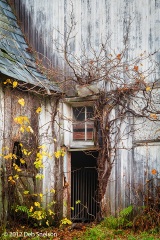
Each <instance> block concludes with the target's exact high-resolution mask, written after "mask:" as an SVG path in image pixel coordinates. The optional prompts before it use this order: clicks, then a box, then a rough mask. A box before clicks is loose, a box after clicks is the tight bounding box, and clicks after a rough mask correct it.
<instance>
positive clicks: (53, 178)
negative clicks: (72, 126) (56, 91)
mask: <svg viewBox="0 0 160 240" xmlns="http://www.w3.org/2000/svg"><path fill="white" fill-rule="evenodd" d="M22 98H23V99H24V101H25V105H24V106H21V105H20V104H19V103H18V100H19V99H22ZM55 106H56V103H55V99H54V98H50V97H42V96H38V95H36V94H33V93H30V92H25V91H19V90H17V89H12V88H10V87H8V86H5V85H4V84H3V83H0V112H1V114H0V171H1V177H0V219H3V220H4V219H5V217H6V216H7V210H8V206H9V210H10V209H11V207H12V206H13V205H14V204H15V205H17V204H18V205H24V204H26V205H28V204H30V202H31V201H34V200H35V199H33V197H31V199H29V198H28V197H27V196H26V197H25V196H24V194H23V192H24V191H26V190H27V191H29V192H30V193H31V194H32V193H44V198H43V203H44V206H46V204H47V203H48V202H50V201H51V200H53V194H51V193H50V190H51V189H55V185H58V184H59V185H61V184H62V181H59V176H60V174H61V172H62V170H61V168H60V167H59V166H60V164H58V166H57V165H56V164H55V161H54V150H55V146H54V140H53V139H55V138H56V139H57V135H56V134H58V127H57V126H58V119H56V122H57V125H56V126H55V124H54V120H53V116H55V109H56V108H55ZM38 107H41V109H42V111H41V113H39V114H38V113H37V112H36V109H37V108H38ZM18 116H27V117H28V119H29V121H30V126H31V127H32V129H33V133H27V132H26V131H25V132H24V133H22V132H21V131H20V125H19V124H17V123H15V121H14V118H15V117H18ZM14 142H20V143H22V144H23V147H22V148H25V149H27V150H28V151H31V152H32V153H31V155H29V156H25V155H24V154H23V157H24V159H25V160H26V164H27V169H26V168H22V169H21V170H22V171H21V172H19V173H18V174H19V178H18V179H17V180H16V184H15V185H14V184H11V183H10V182H9V181H8V177H9V176H11V175H15V174H16V172H15V171H14V170H13V167H12V159H10V158H9V159H4V158H3V156H2V155H1V154H2V152H3V154H5V155H7V154H9V153H13V146H14ZM41 145H44V146H45V149H44V150H43V151H46V152H47V153H48V154H49V155H48V156H47V155H46V156H45V157H44V158H43V164H44V166H45V167H44V168H43V169H41V170H40V173H42V174H43V175H44V178H43V183H42V181H38V180H36V178H35V175H36V174H37V170H36V169H35V167H34V164H33V163H34V161H35V158H36V155H35V153H36V151H39V150H40V149H38V146H41ZM5 170H6V171H5ZM58 187H59V188H60V186H58ZM61 188H62V186H61ZM47 192H49V194H48V193H47ZM10 199H12V201H10ZM13 199H14V200H13Z"/></svg>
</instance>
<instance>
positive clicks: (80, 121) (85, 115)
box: [72, 106, 94, 141]
mask: <svg viewBox="0 0 160 240" xmlns="http://www.w3.org/2000/svg"><path fill="white" fill-rule="evenodd" d="M72 109H73V111H72V112H73V124H72V127H73V141H93V135H94V134H93V133H94V122H93V107H91V106H86V107H73V108H72Z"/></svg>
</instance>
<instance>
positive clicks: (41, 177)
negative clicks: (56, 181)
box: [36, 173, 44, 180]
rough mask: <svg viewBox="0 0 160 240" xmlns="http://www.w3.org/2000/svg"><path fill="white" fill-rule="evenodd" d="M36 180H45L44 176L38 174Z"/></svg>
mask: <svg viewBox="0 0 160 240" xmlns="http://www.w3.org/2000/svg"><path fill="white" fill-rule="evenodd" d="M36 178H37V179H40V180H41V179H43V178H44V175H43V174H40V173H37V175H36Z"/></svg>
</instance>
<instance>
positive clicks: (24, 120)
mask: <svg viewBox="0 0 160 240" xmlns="http://www.w3.org/2000/svg"><path fill="white" fill-rule="evenodd" d="M14 121H15V123H17V124H20V125H22V124H27V123H29V119H28V117H26V116H18V117H15V118H14Z"/></svg>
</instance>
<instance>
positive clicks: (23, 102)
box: [18, 98, 25, 107]
mask: <svg viewBox="0 0 160 240" xmlns="http://www.w3.org/2000/svg"><path fill="white" fill-rule="evenodd" d="M18 103H19V104H20V105H21V106H22V107H24V105H25V101H24V98H20V99H19V100H18Z"/></svg>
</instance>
